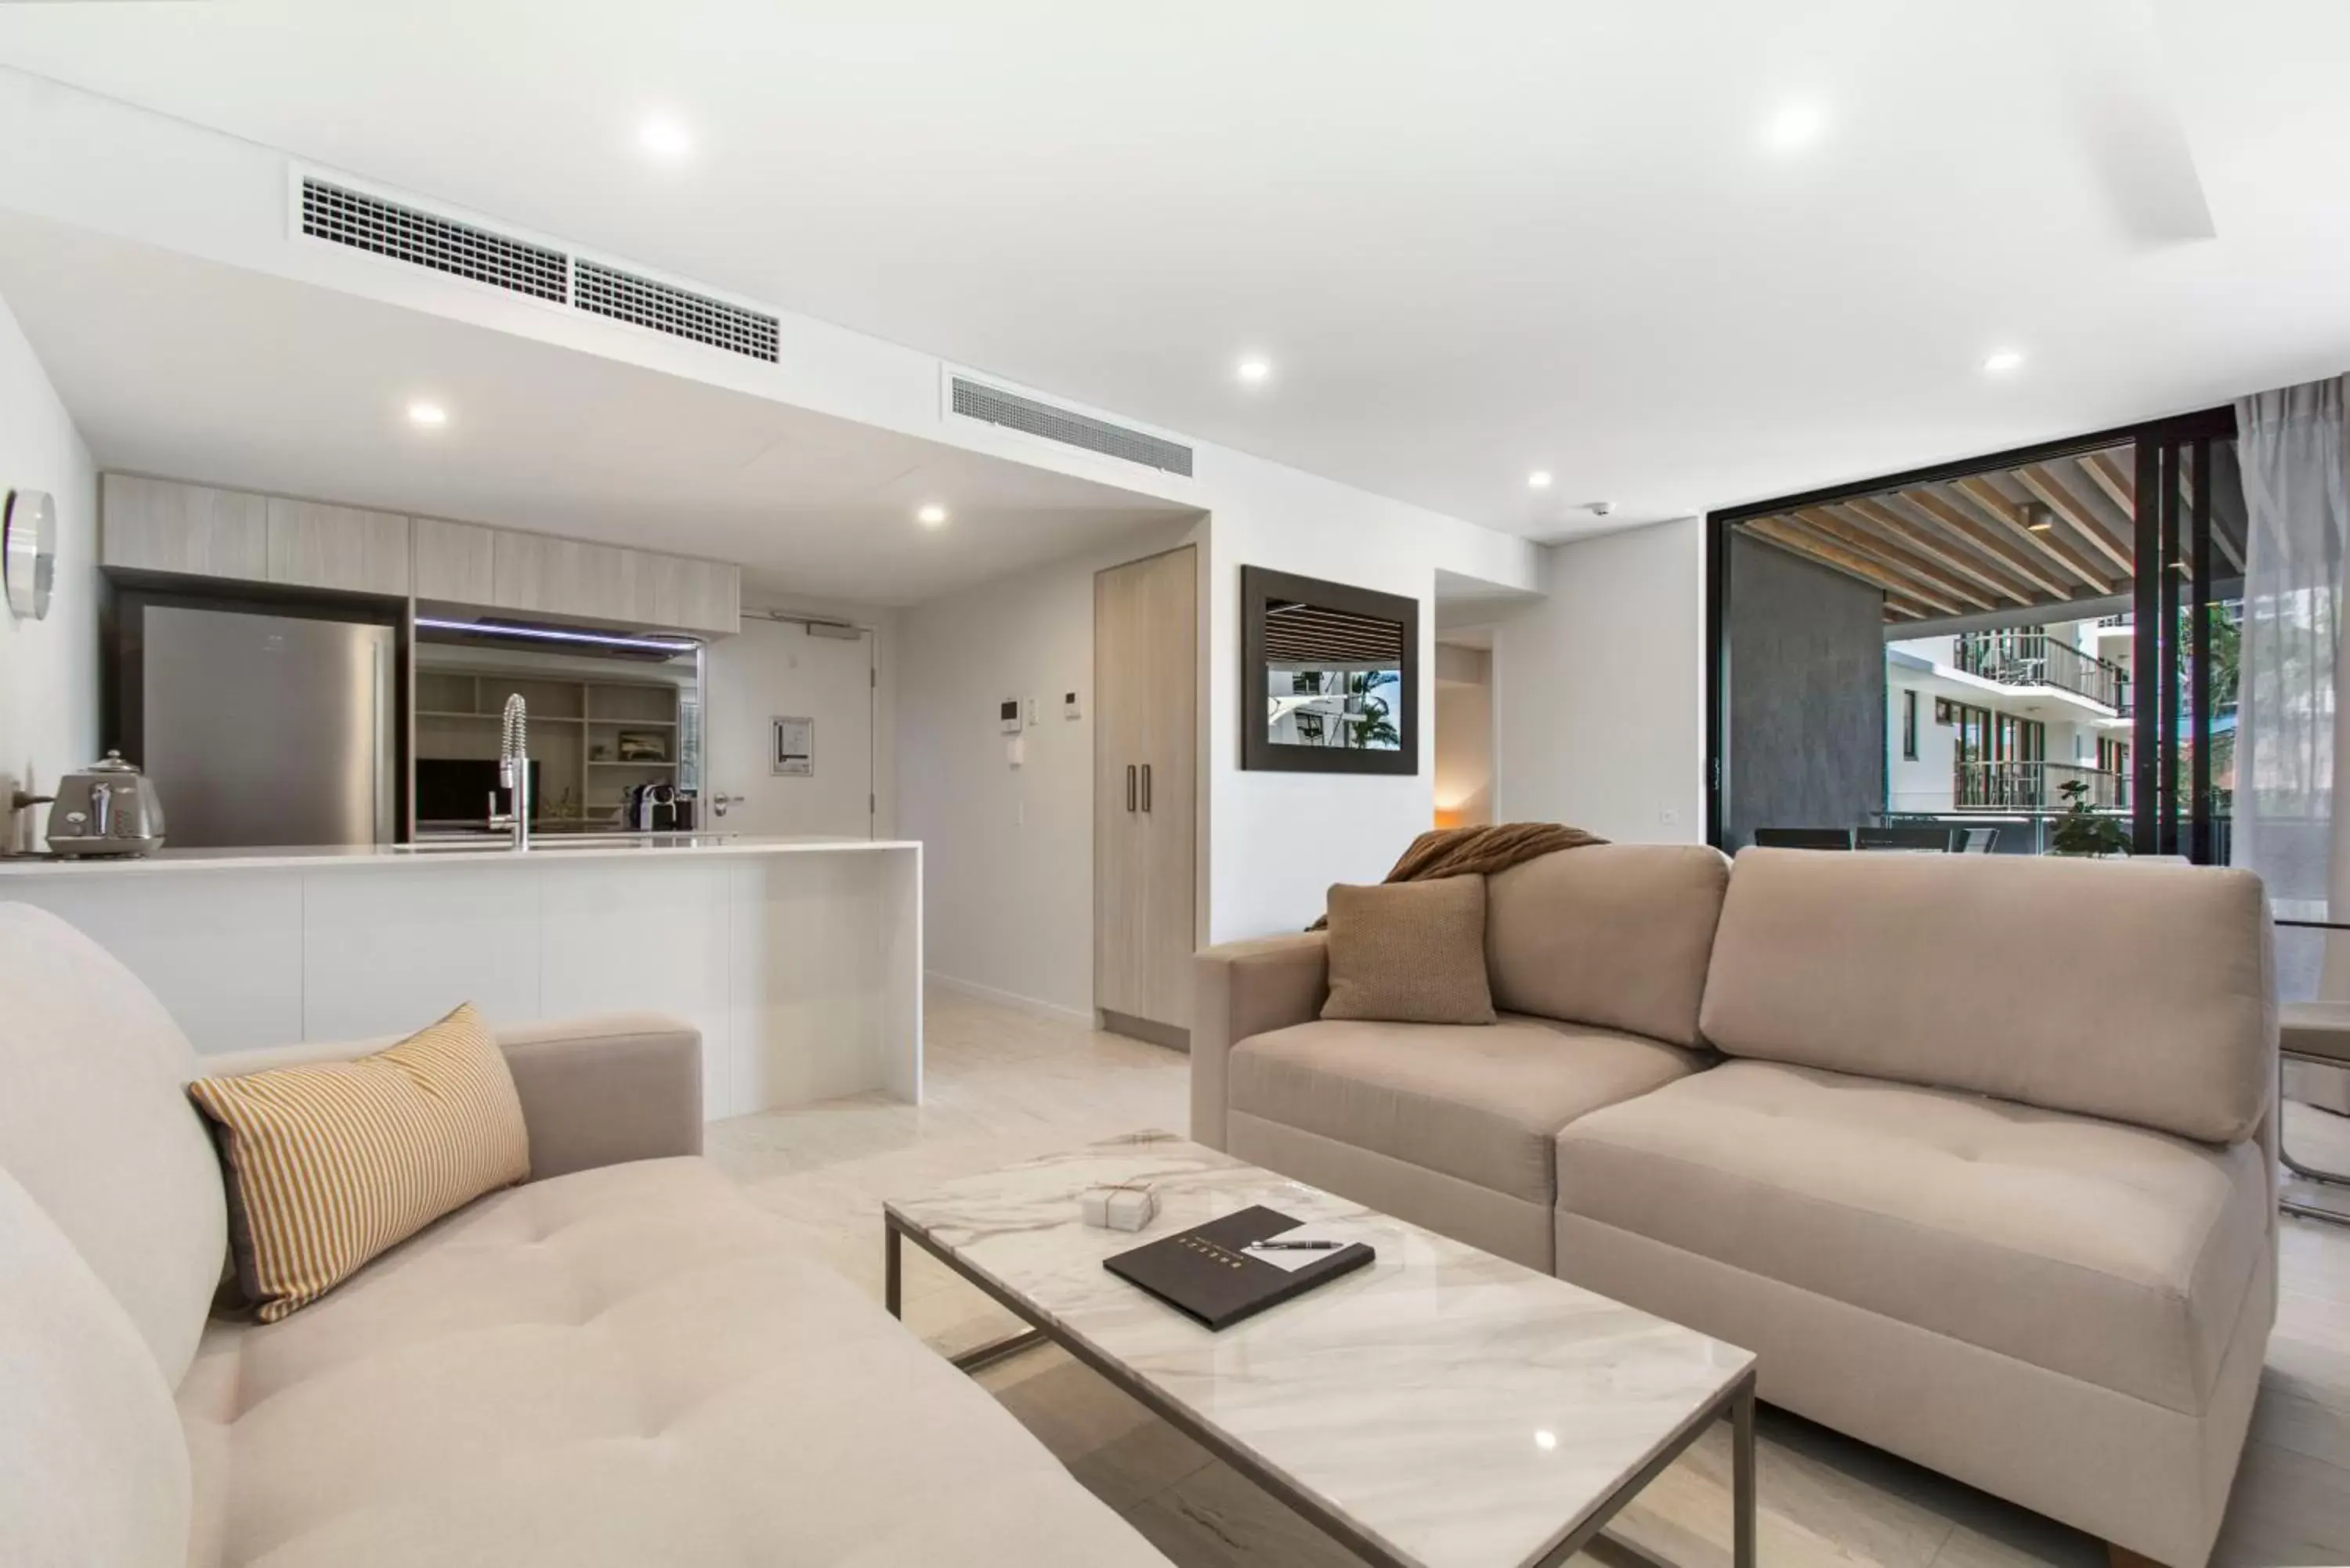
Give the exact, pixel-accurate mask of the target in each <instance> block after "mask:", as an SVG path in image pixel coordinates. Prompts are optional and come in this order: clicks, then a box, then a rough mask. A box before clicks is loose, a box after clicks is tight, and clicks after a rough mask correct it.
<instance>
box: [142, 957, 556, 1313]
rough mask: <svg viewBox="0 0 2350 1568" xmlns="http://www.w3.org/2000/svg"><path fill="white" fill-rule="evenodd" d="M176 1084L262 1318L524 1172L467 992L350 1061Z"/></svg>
mask: <svg viewBox="0 0 2350 1568" xmlns="http://www.w3.org/2000/svg"><path fill="white" fill-rule="evenodd" d="M188 1094H189V1096H191V1097H192V1098H193V1099H194V1101H195V1102H196V1104H197V1106H200V1107H201V1108H202V1109H203V1113H204V1115H205V1116H209V1117H211V1118H212V1121H213V1126H214V1127H216V1128H217V1129H218V1131H219V1135H220V1142H221V1144H222V1146H223V1158H224V1162H225V1163H226V1165H227V1168H228V1176H229V1187H230V1195H231V1198H232V1199H233V1201H232V1205H231V1207H232V1210H233V1211H234V1213H235V1215H236V1218H237V1219H238V1220H239V1221H240V1223H239V1224H238V1227H237V1229H238V1231H239V1234H238V1237H237V1242H238V1245H237V1272H238V1273H239V1275H240V1276H241V1281H242V1283H243V1284H244V1293H245V1296H246V1299H247V1300H249V1301H251V1302H252V1303H254V1304H255V1306H256V1307H257V1308H258V1309H259V1315H260V1317H261V1321H262V1322H264V1323H275V1322H276V1321H277V1320H278V1319H279V1318H282V1317H284V1316H285V1315H286V1314H288V1313H290V1312H293V1311H295V1310H296V1308H298V1307H303V1306H307V1305H308V1304H309V1303H312V1302H314V1301H316V1300H317V1299H318V1298H319V1297H320V1296H322V1295H324V1294H325V1293H327V1292H328V1291H330V1290H332V1289H333V1288H334V1287H335V1286H336V1285H337V1284H338V1283H340V1282H342V1281H343V1280H345V1279H347V1278H348V1277H349V1276H350V1274H351V1273H352V1272H354V1271H356V1270H357V1269H358V1268H359V1266H360V1265H361V1264H363V1263H365V1262H367V1261H368V1260H369V1258H372V1257H374V1256H375V1255H376V1254H377V1253H379V1252H380V1251H383V1250H384V1249H385V1248H387V1247H390V1246H391V1245H393V1244H394V1243H395V1242H398V1241H404V1240H406V1239H407V1238H408V1237H410V1236H412V1235H414V1234H415V1233H416V1232H417V1231H421V1230H422V1229H423V1228H424V1227H425V1226H427V1225H429V1224H431V1223H432V1221H433V1220H437V1219H439V1218H440V1217H441V1216H442V1215H443V1214H446V1213H448V1212H449V1211H450V1210H452V1209H456V1208H459V1207H460V1206H462V1205H463V1204H465V1203H468V1202H471V1201H472V1200H473V1199H475V1198H478V1197H479V1196H481V1195H482V1194H483V1193H484V1192H487V1191H489V1190H491V1189H493V1188H498V1187H505V1186H509V1185H511V1184H512V1183H514V1182H517V1181H520V1180H522V1179H524V1178H525V1177H526V1176H528V1175H529V1174H530V1139H529V1135H528V1134H527V1133H526V1132H525V1131H524V1128H523V1120H522V1102H521V1101H520V1100H518V1099H516V1098H515V1086H514V1077H513V1075H511V1074H510V1073H508V1072H507V1070H506V1062H505V1057H504V1054H502V1053H501V1052H500V1051H499V1050H498V1043H497V1041H496V1040H495V1039H494V1038H493V1037H492V1036H491V1034H490V1032H489V1029H488V1028H487V1027H486V1026H485V1025H484V1023H482V1019H481V1015H480V1014H479V1013H477V1012H474V1011H473V1004H472V1003H470V1002H468V1003H467V1004H465V1005H464V1006H463V1007H460V1008H458V1009H457V1011H456V1012H452V1013H451V1014H449V1016H448V1017H446V1018H444V1019H442V1020H441V1022H440V1023H435V1024H433V1025H432V1027H431V1028H429V1029H425V1030H421V1031H420V1032H419V1033H414V1034H411V1035H410V1036H409V1037H408V1038H407V1039H405V1040H403V1041H401V1042H400V1044H397V1045H394V1046H392V1047H391V1048H390V1049H389V1050H386V1051H379V1052H377V1053H376V1054H374V1055H372V1056H363V1057H361V1058H360V1059H359V1060H358V1061H356V1062H321V1063H317V1064H314V1065H309V1066H301V1067H275V1068H272V1069H270V1070H269V1071H267V1072H263V1073H248V1074H246V1075H244V1076H243V1077H237V1078H199V1079H197V1080H196V1081H195V1082H194V1083H192V1084H190V1085H188Z"/></svg>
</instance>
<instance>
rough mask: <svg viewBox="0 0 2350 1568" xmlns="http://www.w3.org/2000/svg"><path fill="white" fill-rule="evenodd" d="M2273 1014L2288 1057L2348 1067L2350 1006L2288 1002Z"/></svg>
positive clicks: (2349, 1064)
mask: <svg viewBox="0 0 2350 1568" xmlns="http://www.w3.org/2000/svg"><path fill="white" fill-rule="evenodd" d="M2277 1012H2278V1015H2279V1024H2280V1029H2281V1032H2282V1036H2283V1038H2282V1046H2283V1049H2284V1051H2285V1053H2286V1054H2288V1055H2293V1056H2315V1057H2317V1058H2319V1059H2320V1060H2322V1061H2326V1062H2339V1063H2341V1064H2343V1065H2344V1066H2345V1067H2350V1002H2285V1003H2283V1004H2282V1006H2280V1007H2279V1008H2278V1010H2277Z"/></svg>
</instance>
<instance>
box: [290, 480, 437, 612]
mask: <svg viewBox="0 0 2350 1568" xmlns="http://www.w3.org/2000/svg"><path fill="white" fill-rule="evenodd" d="M410 580H411V579H410V571H409V544H408V519H407V518H405V517H402V516H400V515H398V514H393V513H390V512H362V511H360V510H359V508H357V507H355V506H328V505H323V504H320V503H318V502H315V501H288V500H286V498H285V497H283V496H275V495H274V496H271V497H270V499H269V581H271V582H273V583H282V584H284V585H286V587H300V588H339V589H341V590H343V591H344V592H346V593H355V594H383V595H387V596H389V597H394V598H406V597H408V590H409V583H410Z"/></svg>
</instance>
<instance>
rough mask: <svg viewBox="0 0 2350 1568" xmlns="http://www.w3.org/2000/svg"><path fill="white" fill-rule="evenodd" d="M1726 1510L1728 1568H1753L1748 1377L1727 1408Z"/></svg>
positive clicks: (1751, 1416) (1751, 1421)
mask: <svg viewBox="0 0 2350 1568" xmlns="http://www.w3.org/2000/svg"><path fill="white" fill-rule="evenodd" d="M1730 1507H1731V1520H1730V1532H1731V1533H1730V1561H1731V1568H1754V1531H1755V1512H1754V1509H1755V1502H1754V1380H1753V1379H1752V1378H1751V1377H1750V1378H1748V1379H1747V1380H1746V1383H1745V1386H1743V1387H1742V1388H1740V1389H1739V1391H1738V1398H1737V1401H1736V1402H1735V1403H1733V1404H1732V1405H1731V1407H1730Z"/></svg>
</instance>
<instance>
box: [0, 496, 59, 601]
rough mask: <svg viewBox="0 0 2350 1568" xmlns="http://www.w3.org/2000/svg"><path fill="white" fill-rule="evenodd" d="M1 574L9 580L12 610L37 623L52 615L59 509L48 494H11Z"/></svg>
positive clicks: (0, 544) (0, 547)
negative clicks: (51, 600) (52, 590)
mask: <svg viewBox="0 0 2350 1568" xmlns="http://www.w3.org/2000/svg"><path fill="white" fill-rule="evenodd" d="M0 573H5V576H6V578H7V583H8V607H9V608H10V609H12V610H14V611H16V614H18V615H20V616H26V617H29V618H32V619H34V620H39V619H40V618H42V617H44V616H46V615H47V614H48V613H49V589H50V587H51V586H52V585H53V584H54V583H55V581H56V578H57V505H56V504H55V503H53V502H52V501H50V499H49V493H48V492H47V491H46V490H14V491H11V492H9V493H8V513H7V521H6V524H5V536H0Z"/></svg>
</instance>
